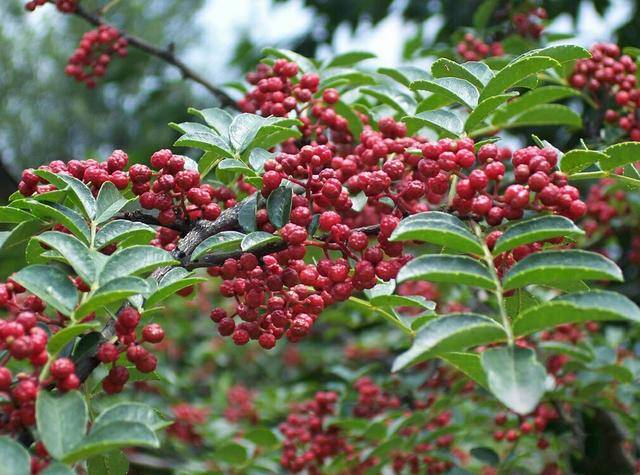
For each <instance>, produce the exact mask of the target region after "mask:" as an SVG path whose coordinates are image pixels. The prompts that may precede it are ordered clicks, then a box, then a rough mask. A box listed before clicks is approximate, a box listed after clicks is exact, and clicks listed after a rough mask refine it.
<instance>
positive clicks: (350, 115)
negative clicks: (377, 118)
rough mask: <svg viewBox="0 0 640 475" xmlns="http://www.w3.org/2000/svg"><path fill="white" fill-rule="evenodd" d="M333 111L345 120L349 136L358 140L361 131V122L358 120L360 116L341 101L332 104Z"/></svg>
mask: <svg viewBox="0 0 640 475" xmlns="http://www.w3.org/2000/svg"><path fill="white" fill-rule="evenodd" d="M333 110H335V111H336V113H337V114H339V115H341V116H342V117H344V118H345V119H347V123H348V124H349V131H350V132H351V135H353V137H355V138H356V139H357V138H359V137H360V134H361V133H362V130H363V125H362V121H361V120H360V116H359V115H358V114H356V113H355V112H354V110H353V109H352V108H351V106H349V105H348V104H347V103H345V102H343V101H338V102H336V103H335V104H333Z"/></svg>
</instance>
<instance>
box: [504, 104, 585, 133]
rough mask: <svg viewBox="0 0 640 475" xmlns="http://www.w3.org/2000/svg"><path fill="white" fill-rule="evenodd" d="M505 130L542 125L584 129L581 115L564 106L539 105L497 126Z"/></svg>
mask: <svg viewBox="0 0 640 475" xmlns="http://www.w3.org/2000/svg"><path fill="white" fill-rule="evenodd" d="M496 125H497V126H499V127H503V128H510V129H511V128H514V127H529V126H542V125H567V126H569V127H582V118H581V116H580V114H578V113H577V112H574V111H573V110H571V109H570V108H569V107H567V106H563V105H562V104H539V105H536V106H533V107H531V108H529V109H527V110H526V111H524V112H523V113H522V114H520V115H518V116H516V117H514V118H512V119H511V120H510V121H509V122H507V123H505V124H496Z"/></svg>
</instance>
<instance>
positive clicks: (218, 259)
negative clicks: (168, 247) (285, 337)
mask: <svg viewBox="0 0 640 475" xmlns="http://www.w3.org/2000/svg"><path fill="white" fill-rule="evenodd" d="M354 231H360V232H363V233H365V234H366V235H368V236H369V235H373V234H378V232H379V231H380V225H378V224H376V225H373V226H364V227H362V228H355V229H354ZM318 239H319V240H320V241H324V240H325V239H326V236H322V237H320V238H318ZM287 247H288V244H287V243H286V242H284V241H278V242H274V243H271V244H268V245H266V246H264V247H261V248H259V249H256V250H255V251H251V253H252V254H253V255H255V256H256V257H258V258H261V257H264V256H267V255H269V254H273V253H274V252H278V251H282V250H284V249H286V248H287ZM243 254H246V252H244V251H231V252H224V253H219V254H209V255H207V256H204V257H202V258H200V259H198V260H197V261H194V262H188V261H187V262H183V267H184V268H185V269H188V270H193V269H199V268H201V267H212V266H219V265H222V264H223V263H224V261H226V260H227V259H239V258H240V256H242V255H243Z"/></svg>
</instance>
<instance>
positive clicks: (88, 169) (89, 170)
mask: <svg viewBox="0 0 640 475" xmlns="http://www.w3.org/2000/svg"><path fill="white" fill-rule="evenodd" d="M128 161H129V157H128V156H127V154H126V153H125V152H123V151H122V150H115V151H114V152H113V153H112V154H111V155H110V156H109V157H108V158H107V160H105V161H103V162H98V161H97V160H94V159H88V160H69V161H68V162H67V163H65V162H63V161H61V160H54V161H53V162H51V163H49V165H42V166H40V167H39V168H38V169H39V170H45V171H49V172H51V173H55V174H56V175H58V174H60V175H71V176H73V177H74V178H77V179H78V180H82V181H84V182H85V184H87V185H88V186H89V187H90V188H91V189H92V192H93V194H94V195H97V194H98V191H99V190H100V187H101V186H102V185H103V184H104V183H105V182H107V181H109V182H111V183H113V184H114V185H115V186H116V188H118V189H119V190H124V189H125V188H126V187H127V186H128V185H129V176H128V175H127V173H126V172H124V171H123V170H124V168H125V167H126V166H127V163H128ZM55 189H56V187H55V186H54V185H52V184H50V183H49V182H48V181H47V180H45V179H44V178H40V177H39V176H38V175H36V174H35V173H34V172H33V169H31V168H29V169H27V170H24V171H23V172H22V178H21V180H20V182H19V183H18V190H19V191H20V193H21V194H22V195H23V196H32V195H34V194H36V195H39V194H43V193H47V192H49V191H53V190H55Z"/></svg>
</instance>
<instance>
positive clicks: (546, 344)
mask: <svg viewBox="0 0 640 475" xmlns="http://www.w3.org/2000/svg"><path fill="white" fill-rule="evenodd" d="M538 348H539V349H540V350H542V351H545V352H548V353H551V354H553V353H560V354H563V355H567V356H571V357H572V358H574V359H575V360H578V361H582V362H585V363H587V362H589V361H591V360H593V353H592V352H591V351H589V350H588V349H586V348H582V347H580V346H577V345H574V344H573V343H571V344H570V343H561V342H559V341H541V342H539V343H538Z"/></svg>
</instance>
